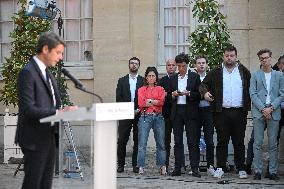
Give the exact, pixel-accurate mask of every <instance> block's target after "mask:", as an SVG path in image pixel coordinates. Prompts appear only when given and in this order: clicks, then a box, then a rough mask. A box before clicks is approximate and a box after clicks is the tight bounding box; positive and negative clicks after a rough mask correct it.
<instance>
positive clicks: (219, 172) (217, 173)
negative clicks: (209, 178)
mask: <svg viewBox="0 0 284 189" xmlns="http://www.w3.org/2000/svg"><path fill="white" fill-rule="evenodd" d="M223 176H224V171H223V170H222V168H217V170H216V171H215V172H214V176H213V177H215V178H219V179H220V178H222V177H223Z"/></svg>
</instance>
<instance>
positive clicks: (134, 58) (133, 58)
mask: <svg viewBox="0 0 284 189" xmlns="http://www.w3.org/2000/svg"><path fill="white" fill-rule="evenodd" d="M131 60H137V61H138V64H139V66H140V59H139V58H137V57H135V56H134V57H132V58H130V59H129V61H128V64H130V61H131Z"/></svg>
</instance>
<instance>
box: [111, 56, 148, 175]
mask: <svg viewBox="0 0 284 189" xmlns="http://www.w3.org/2000/svg"><path fill="white" fill-rule="evenodd" d="M139 67H140V60H139V58H136V57H132V58H130V60H129V61H128V68H129V74H127V75H125V76H124V77H121V78H119V80H118V82H117V87H116V102H134V110H135V111H134V112H135V117H134V119H127V120H120V121H119V125H118V141H117V164H118V165H117V166H118V167H117V172H118V173H121V172H124V165H125V156H126V145H127V142H128V139H129V136H130V132H131V129H133V142H134V145H133V153H132V166H133V172H134V173H138V172H139V168H138V167H137V153H138V128H137V123H138V120H139V116H140V113H139V110H138V98H137V90H138V89H139V88H140V87H142V86H143V77H142V76H140V75H138V69H139Z"/></svg>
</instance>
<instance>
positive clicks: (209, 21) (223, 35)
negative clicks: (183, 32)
mask: <svg viewBox="0 0 284 189" xmlns="http://www.w3.org/2000/svg"><path fill="white" fill-rule="evenodd" d="M192 11H193V17H194V18H197V20H198V22H199V23H201V24H200V25H198V26H197V28H196V30H195V31H194V32H192V33H191V34H190V36H189V38H188V39H189V41H190V44H191V46H190V50H189V52H190V53H189V57H190V60H191V61H190V62H191V63H193V62H194V57H195V56H196V55H206V56H207V57H208V64H209V68H210V69H212V68H214V67H216V66H217V65H219V64H220V63H221V62H222V59H223V52H224V49H225V48H226V47H227V46H228V45H230V32H229V29H228V26H227V24H226V22H225V18H226V16H224V15H223V14H222V13H221V12H220V10H219V4H218V3H217V2H216V1H214V0H196V1H195V4H194V6H193V9H192Z"/></svg>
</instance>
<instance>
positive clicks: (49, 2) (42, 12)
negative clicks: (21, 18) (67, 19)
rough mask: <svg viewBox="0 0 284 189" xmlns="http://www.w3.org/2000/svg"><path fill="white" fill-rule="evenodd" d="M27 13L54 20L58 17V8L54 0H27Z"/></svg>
mask: <svg viewBox="0 0 284 189" xmlns="http://www.w3.org/2000/svg"><path fill="white" fill-rule="evenodd" d="M26 6H27V7H26V15H27V16H35V17H39V18H42V19H47V20H53V19H54V18H55V17H56V14H57V11H59V9H58V8H56V1H53V0H27V5H26Z"/></svg>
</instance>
